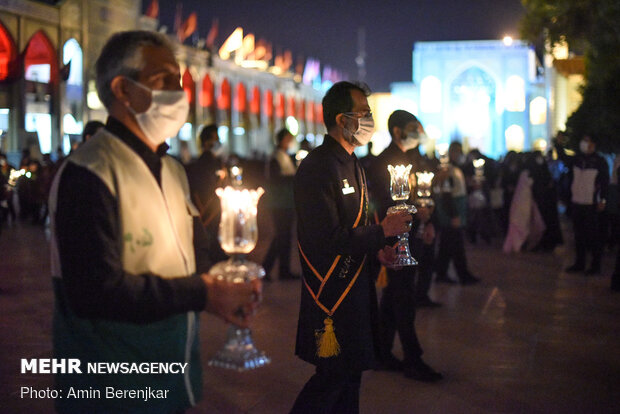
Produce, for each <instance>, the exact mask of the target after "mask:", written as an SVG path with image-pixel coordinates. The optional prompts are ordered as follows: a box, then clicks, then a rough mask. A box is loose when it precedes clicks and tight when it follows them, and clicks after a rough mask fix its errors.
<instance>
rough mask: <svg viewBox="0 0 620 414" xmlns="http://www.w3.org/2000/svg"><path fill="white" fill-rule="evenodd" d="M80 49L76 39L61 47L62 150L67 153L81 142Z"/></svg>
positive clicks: (81, 84)
mask: <svg viewBox="0 0 620 414" xmlns="http://www.w3.org/2000/svg"><path fill="white" fill-rule="evenodd" d="M82 60H83V55H82V48H81V47H80V44H79V43H78V41H77V40H76V39H69V40H67V41H66V42H65V44H64V45H63V47H62V63H63V65H64V66H63V68H62V69H61V70H60V71H59V77H60V79H61V80H62V81H63V85H62V89H63V93H64V99H62V103H61V113H62V132H63V150H64V152H65V153H68V152H69V151H70V150H71V147H72V145H73V143H74V142H79V141H81V134H82V130H83V128H84V126H83V120H82V118H83V110H82V102H83V101H84V89H83V82H82V77H83V76H82V75H83V72H82V71H83V64H82Z"/></svg>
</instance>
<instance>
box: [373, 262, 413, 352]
mask: <svg viewBox="0 0 620 414" xmlns="http://www.w3.org/2000/svg"><path fill="white" fill-rule="evenodd" d="M414 285H415V268H412V267H406V268H404V269H401V270H388V284H387V286H386V287H385V288H384V289H383V293H382V295H381V303H380V304H379V325H380V330H379V332H380V336H381V339H380V340H381V342H380V351H381V357H382V358H384V359H385V358H389V356H390V354H391V352H392V346H393V345H394V337H395V335H396V332H398V337H399V338H400V342H401V344H402V347H403V354H404V363H405V364H411V363H412V361H414V360H416V359H418V358H419V357H420V355H422V348H421V347H420V342H419V341H418V336H417V334H416V332H415V325H414V323H415V295H414V292H415V291H414Z"/></svg>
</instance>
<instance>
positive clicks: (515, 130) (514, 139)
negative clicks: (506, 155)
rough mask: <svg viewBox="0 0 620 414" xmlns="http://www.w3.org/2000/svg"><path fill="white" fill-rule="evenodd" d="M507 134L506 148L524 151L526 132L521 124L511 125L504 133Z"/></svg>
mask: <svg viewBox="0 0 620 414" xmlns="http://www.w3.org/2000/svg"><path fill="white" fill-rule="evenodd" d="M504 135H505V136H506V149H507V150H509V151H523V146H524V143H525V134H524V133H523V128H521V127H520V126H519V125H515V124H513V125H510V126H509V127H508V128H507V129H506V132H505V134H504Z"/></svg>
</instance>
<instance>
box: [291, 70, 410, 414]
mask: <svg viewBox="0 0 620 414" xmlns="http://www.w3.org/2000/svg"><path fill="white" fill-rule="evenodd" d="M367 96H368V92H367V91H366V90H365V89H364V88H362V87H361V86H358V85H355V84H352V83H349V82H338V83H336V84H334V85H333V86H332V87H331V88H330V90H329V91H328V92H327V94H326V95H325V97H324V98H323V119H324V121H325V126H326V128H327V131H328V135H326V136H325V140H324V142H323V144H322V145H321V146H319V147H318V148H316V149H315V150H313V151H312V152H311V153H310V154H309V155H308V156H307V157H306V158H305V159H304V161H303V162H302V163H301V165H300V167H299V169H298V171H297V174H296V177H295V208H296V211H297V217H298V237H299V252H300V256H301V263H302V270H303V278H302V279H303V280H302V287H301V289H302V291H301V305H300V310H299V322H298V327H297V344H296V348H295V353H296V354H297V355H298V356H299V357H300V358H301V359H303V360H304V361H307V362H309V363H311V364H313V365H315V366H316V374H315V375H314V376H312V377H311V378H310V380H309V381H308V382H307V383H306V385H305V386H304V388H303V390H302V391H301V393H300V394H299V396H298V397H297V400H296V401H295V404H294V406H293V408H292V411H291V412H293V413H357V412H358V411H359V388H360V382H361V374H362V371H364V370H367V369H370V368H372V366H373V364H374V360H375V351H376V341H375V338H376V324H375V323H373V322H376V314H377V305H376V292H375V289H374V281H373V278H372V274H371V272H370V271H369V268H368V266H367V263H368V261H369V260H372V259H374V258H375V257H376V256H378V257H379V260H382V261H384V262H385V263H387V262H389V261H390V260H393V256H394V250H393V249H390V248H385V238H386V237H393V236H395V235H397V234H399V233H402V232H404V231H406V230H407V229H408V228H409V226H410V224H409V223H410V221H411V215H409V214H407V213H401V214H395V215H390V216H389V217H387V218H386V219H385V220H383V221H382V222H381V223H380V224H374V225H368V213H367V211H368V198H367V193H368V191H367V188H366V178H365V172H364V170H363V168H362V167H361V165H360V162H359V160H358V159H357V158H356V156H355V155H354V154H353V150H354V149H355V147H357V146H362V145H366V144H367V143H368V141H370V138H371V136H372V133H373V130H374V122H373V120H372V114H371V113H370V107H369V106H368V100H367V98H366V97H367ZM380 249H383V250H380ZM378 252H379V253H378Z"/></svg>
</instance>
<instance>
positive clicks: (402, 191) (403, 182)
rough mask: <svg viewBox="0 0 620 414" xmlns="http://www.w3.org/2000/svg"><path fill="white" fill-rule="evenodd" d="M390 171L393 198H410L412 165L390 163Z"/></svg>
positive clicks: (395, 199) (400, 199) (404, 199)
mask: <svg viewBox="0 0 620 414" xmlns="http://www.w3.org/2000/svg"><path fill="white" fill-rule="evenodd" d="M387 168H388V171H389V172H390V192H391V193H392V200H394V201H406V200H407V199H408V198H409V193H410V192H411V187H410V185H409V174H410V172H411V168H412V165H411V164H409V165H407V166H405V165H402V164H400V165H397V166H393V165H388V167H387Z"/></svg>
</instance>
